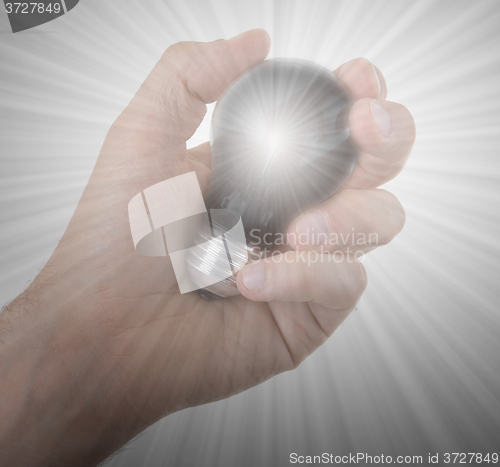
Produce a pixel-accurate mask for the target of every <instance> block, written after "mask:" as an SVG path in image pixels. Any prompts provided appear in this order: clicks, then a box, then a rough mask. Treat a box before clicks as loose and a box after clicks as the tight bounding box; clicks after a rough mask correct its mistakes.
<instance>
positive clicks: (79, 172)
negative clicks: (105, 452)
mask: <svg viewBox="0 0 500 467" xmlns="http://www.w3.org/2000/svg"><path fill="white" fill-rule="evenodd" d="M253 27H263V28H265V29H267V30H268V31H269V33H270V34H271V36H272V40H273V48H272V51H271V56H277V57H279V56H289V57H299V58H306V59H309V60H313V61H316V62H318V63H321V64H323V65H325V66H327V67H329V68H330V69H333V68H336V67H337V66H339V65H340V64H341V63H342V62H344V61H346V60H349V59H352V58H355V57H358V56H365V57H367V58H368V59H370V60H372V61H373V62H374V63H375V64H376V65H377V66H378V67H379V68H380V69H381V70H382V71H383V73H384V74H385V76H386V79H387V84H388V88H389V96H388V98H389V99H390V100H393V101H398V102H401V103H403V104H404V105H406V106H407V107H408V108H409V109H410V110H411V111H412V113H413V114H414V116H415V120H416V123H417V129H418V139H417V143H416V145H415V148H414V151H413V155H412V157H411V159H410V161H409V163H408V166H407V168H406V169H405V171H404V172H403V173H402V174H401V176H400V177H398V179H397V180H395V181H393V182H391V183H390V184H388V185H387V188H388V189H390V190H391V191H393V192H394V193H395V194H396V195H397V196H398V197H399V199H400V200H401V202H402V203H403V205H404V206H405V208H406V211H407V224H406V227H405V229H404V231H403V232H402V233H401V235H400V236H399V237H398V238H397V239H396V240H394V242H393V243H392V244H391V245H390V246H387V247H384V248H381V249H379V250H377V251H376V252H374V253H371V254H370V255H369V258H368V259H367V260H366V262H365V265H366V267H367V270H368V274H369V285H368V288H367V290H366V293H365V295H364V296H363V298H362V300H361V301H360V303H359V306H358V309H357V311H355V312H354V314H353V315H352V316H351V317H350V318H349V319H348V321H347V322H346V323H345V324H344V325H343V326H342V327H341V328H340V329H339V330H338V332H337V333H336V334H335V335H334V336H333V337H332V338H331V339H330V341H329V342H328V343H327V344H326V345H325V346H323V347H322V348H321V349H320V350H318V351H317V352H316V353H315V354H314V355H313V356H311V357H310V358H309V359H308V360H307V361H306V362H305V363H303V364H302V366H301V367H300V368H299V369H298V370H296V371H293V372H290V373H287V374H283V375H280V376H278V377H276V378H274V379H273V380H271V381H268V382H267V383H265V384H263V385H261V386H259V387H257V388H254V389H252V390H250V391H248V392H246V393H244V394H241V395H238V396H236V397H233V398H231V399H229V400H226V401H222V402H218V403H213V404H209V405H207V406H204V407H198V408H195V409H190V410H185V411H183V412H180V413H177V414H174V415H172V416H169V417H167V418H166V419H163V420H161V421H160V422H158V423H157V424H156V425H154V426H153V427H151V428H150V429H149V430H147V431H146V432H145V433H144V434H143V435H142V436H141V437H140V438H139V439H137V440H136V441H134V442H133V443H131V444H129V445H128V447H126V448H125V449H124V450H123V451H121V452H120V453H119V454H118V455H116V456H115V457H114V458H113V459H112V460H111V462H110V464H109V465H111V466H113V467H118V466H142V465H144V466H160V465H175V466H182V465H196V466H226V465H228V466H229V465H244V466H246V465H248V466H280V465H289V463H288V460H289V454H290V452H297V453H300V454H321V453H322V452H331V453H334V454H346V453H348V452H358V451H360V452H369V453H372V454H382V453H383V454H392V455H395V454H425V455H426V453H428V452H446V451H455V452H456V451H459V452H461V451H465V452H471V451H474V452H478V451H482V452H487V451H490V452H491V451H493V450H495V449H498V450H500V376H499V374H500V372H499V369H500V361H499V356H500V353H499V351H500V342H499V339H498V338H499V335H500V314H499V307H498V304H497V302H498V298H499V295H500V290H499V285H498V282H499V277H500V276H499V256H500V255H499V248H498V238H499V200H500V183H499V175H500V163H499V149H500V96H499V87H500V2H498V1H496V0H492V1H456V0H455V1H385V2H383V1H371V0H366V1H351V0H350V1H334V0H305V1H299V0H289V1H269V0H267V1H264V0H262V1H250V0H245V1H239V0H227V1H219V0H212V1H201V0H199V1H194V0H183V1H180V0H179V1H173V0H168V1H166V0H154V1H147V2H145V1H143V2H139V1H132V0H112V1H111V0H110V1H103V0H86V1H82V2H80V4H79V5H78V6H77V8H75V9H74V10H73V11H71V12H70V13H68V14H67V15H64V16H63V17H62V18H59V19H57V20H55V21H53V22H50V23H47V24H45V25H42V26H40V27H38V28H36V29H33V30H30V31H26V32H21V33H18V34H12V33H11V32H10V27H9V24H8V20H7V15H6V14H5V12H4V11H0V144H1V146H0V167H1V175H0V177H1V178H0V180H1V182H0V183H1V192H0V212H1V214H0V222H1V230H0V248H1V251H0V253H1V265H0V281H1V291H0V301H1V302H2V303H6V302H7V301H9V300H11V299H12V298H13V297H15V296H16V294H18V293H19V292H20V291H21V290H22V289H23V288H24V287H25V286H26V284H27V283H28V282H29V280H31V279H32V278H33V277H34V275H35V274H36V273H37V272H38V271H39V270H40V268H41V267H42V265H43V264H44V261H46V260H47V258H48V257H49V256H50V254H51V252H52V251H53V249H54V247H55V246H56V244H57V242H58V240H59V238H60V237H61V235H62V233H63V231H64V229H65V227H66V225H67V223H68V222H69V219H70V217H71V215H72V213H73V211H74V209H75V206H76V203H77V202H78V199H79V197H80V195H81V193H82V191H83V188H84V186H85V183H86V181H87V180H88V178H89V176H90V173H91V170H92V167H93V165H94V163H95V161H96V158H97V155H98V152H99V148H100V146H101V144H102V141H103V139H104V136H105V134H106V132H107V130H108V128H109V126H110V125H111V123H112V122H113V120H114V119H115V118H116V117H117V115H118V114H119V112H120V111H121V110H122V109H123V108H124V107H125V106H126V104H127V103H128V102H129V100H130V99H131V97H132V96H133V94H134V92H135V91H136V90H137V88H138V87H139V85H140V83H141V82H142V81H143V80H144V79H145V77H146V76H147V74H148V72H149V71H150V70H151V68H152V67H153V65H154V64H155V62H156V61H157V60H158V59H159V57H160V56H161V54H162V52H163V50H164V49H165V48H166V47H167V46H168V45H170V44H172V43H174V42H178V41H181V40H202V41H205V40H214V39H218V38H222V37H226V38H227V37H230V36H233V35H235V34H238V33H240V32H242V31H244V30H246V29H250V28H253ZM209 117H210V113H209V114H208V115H207V118H206V119H205V121H204V123H203V124H202V126H201V127H200V129H199V131H198V132H197V133H196V134H195V136H194V137H193V139H192V141H190V143H189V144H190V145H195V144H198V143H200V142H202V141H204V140H206V139H208V122H209Z"/></svg>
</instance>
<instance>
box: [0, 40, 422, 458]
mask: <svg viewBox="0 0 500 467" xmlns="http://www.w3.org/2000/svg"><path fill="white" fill-rule="evenodd" d="M269 46H270V43H269V37H268V35H267V34H266V33H265V32H264V31H262V30H253V31H249V32H247V33H245V34H243V35H241V36H238V37H237V38H234V39H231V40H227V41H222V40H221V41H215V42H212V43H191V42H185V43H179V44H176V45H174V46H172V47H170V48H169V49H168V50H167V51H166V52H165V54H164V56H163V57H162V59H161V60H160V62H159V63H158V64H157V66H156V67H155V68H154V70H153V71H152V73H151V74H150V76H149V77H148V78H147V80H146V81H145V82H144V84H143V85H142V86H141V88H140V90H139V91H138V93H137V95H136V96H135V97H134V98H133V100H132V101H131V103H130V104H129V106H128V107H127V108H126V109H125V110H124V112H123V113H122V114H121V115H120V116H119V118H118V119H117V120H116V122H115V123H114V124H113V126H112V127H111V129H110V131H109V133H108V135H107V137H106V140H105V143H104V145H103V148H102V152H101V154H100V156H99V159H98V161H97V164H96V167H95V169H94V171H93V173H92V176H91V178H90V180H89V183H88V185H87V187H86V189H85V192H84V194H83V196H82V199H81V201H80V203H79V205H78V207H77V209H76V212H75V214H74V216H73V218H72V220H71V222H70V224H69V226H68V228H67V230H66V232H65V234H64V236H63V238H62V240H61V242H60V244H59V245H58V247H57V249H56V250H55V252H54V254H53V255H52V257H51V258H50V260H49V261H48V263H47V265H46V266H45V268H44V269H43V270H42V272H41V273H40V274H39V275H38V276H37V278H36V279H35V281H34V282H33V283H32V284H31V285H30V287H29V288H28V289H27V290H26V291H25V292H24V293H23V294H22V295H21V296H20V297H18V298H17V299H16V300H15V301H14V302H13V303H11V305H10V306H9V307H8V308H7V309H6V310H5V311H4V312H3V313H2V315H1V317H0V318H1V319H2V323H0V324H2V329H3V330H4V331H3V333H2V334H1V340H2V342H3V343H4V345H2V346H0V381H2V383H0V384H1V386H2V387H1V388H0V394H1V395H2V398H3V400H2V414H3V415H2V417H3V425H2V428H1V429H0V451H1V452H3V453H7V459H10V460H9V462H10V465H13V463H16V465H22V464H23V463H26V464H30V465H34V464H36V463H37V462H40V463H42V461H43V462H46V463H49V464H50V465H73V466H74V465H88V464H92V463H97V462H98V461H100V460H102V459H104V458H105V457H107V456H108V455H109V454H111V453H112V452H113V451H114V450H116V449H117V448H119V447H120V446H121V445H123V444H124V443H126V442H127V441H128V440H129V439H131V438H132V437H133V436H135V435H136V434H137V433H139V432H140V431H142V430H143V429H145V428H146V427H147V426H149V425H151V424H152V423H154V422H155V421H156V420H158V419H159V418H161V417H163V416H165V415H167V414H169V413H172V412H174V411H177V410H180V409H182V408H185V407H189V406H193V405H197V404H202V403H206V402H209V401H214V400H217V399H221V398H224V397H228V396H230V395H232V394H235V393H237V392H240V391H243V390H245V389H247V388H249V387H251V386H254V385H256V384H258V383H261V382H263V381H265V380H266V379H268V378H270V377H272V376H273V375H276V374H277V373H280V372H283V371H286V370H290V369H292V368H295V367H296V366H297V365H298V364H299V363H300V362H301V361H302V360H304V358H306V357H307V356H308V355H310V354H311V353H312V352H313V351H314V350H315V349H317V348H318V347H319V346H320V345H321V344H322V343H323V342H324V341H325V340H326V339H327V338H328V336H329V335H330V334H332V332H333V331H334V330H335V329H336V328H337V327H338V326H339V325H340V323H341V322H342V321H343V320H344V319H345V318H346V317H347V315H348V314H349V312H350V311H351V310H352V309H353V307H354V306H355V304H356V302H357V301H358V299H359V297H360V295H361V294H362V292H363V290H364V288H365V286H366V275H365V271H364V269H363V266H362V265H361V264H360V263H359V262H357V261H353V260H352V258H351V260H350V261H349V260H348V258H347V257H346V258H345V259H344V260H343V261H332V262H315V263H313V264H310V265H307V264H306V261H304V259H303V258H302V257H301V256H300V255H301V252H300V251H297V250H301V249H306V250H317V249H318V248H323V251H329V252H330V253H323V254H333V253H334V252H335V251H346V248H347V247H348V246H349V245H347V244H340V245H331V244H330V243H328V244H327V245H323V246H314V245H300V244H296V245H292V247H293V248H295V250H293V251H288V252H286V253H283V254H284V255H286V257H284V259H286V261H280V262H278V261H271V260H269V259H268V260H261V261H259V262H257V263H255V264H252V265H247V266H246V267H245V268H244V269H242V270H241V271H240V273H239V274H238V288H239V290H240V291H241V295H240V296H237V297H234V298H231V299H226V300H215V301H211V302H207V301H205V300H203V299H201V298H200V296H199V295H198V294H197V293H196V292H193V293H189V294H184V295H181V294H179V291H178V287H177V284H176V280H175V277H174V274H173V270H172V267H171V264H170V262H169V259H168V257H158V258H155V257H144V256H140V255H138V254H137V253H136V252H135V251H134V248H133V244H132V239H131V234H130V228H129V224H128V214H127V205H128V202H129V201H130V199H131V198H132V197H133V196H134V195H135V194H137V193H139V192H140V191H142V190H144V189H145V188H147V187H149V186H151V185H153V184H155V183H157V182H160V181H162V180H165V179H168V178H171V177H174V176H177V175H181V174H183V173H186V172H190V171H193V170H194V171H196V174H197V177H198V180H199V181H200V184H201V186H202V189H206V187H207V185H208V182H209V178H210V148H209V145H208V143H206V144H203V145H201V146H199V147H197V148H194V149H190V150H186V141H187V140H188V139H189V138H190V137H191V136H192V134H193V133H194V132H195V130H196V128H197V127H198V125H199V124H200V123H201V121H202V119H203V116H204V115H205V112H206V104H207V103H210V102H214V101H215V100H217V98H218V97H219V95H220V94H221V93H222V91H223V90H224V89H225V88H226V87H227V86H228V85H229V84H230V83H231V82H232V81H233V80H234V79H236V78H237V77H238V76H239V75H240V74H242V73H243V72H244V71H245V70H247V69H248V68H250V67H251V66H252V65H254V64H256V63H258V62H260V61H262V60H263V59H264V58H265V57H266V55H267V53H268V50H269ZM334 73H335V74H336V75H337V76H339V77H340V78H341V79H342V81H343V82H344V83H345V84H346V86H347V87H348V88H349V89H350V90H351V92H352V93H353V95H354V96H355V98H356V99H357V102H356V103H355V105H354V106H353V108H352V110H351V114H350V119H349V122H350V130H351V134H352V138H353V140H354V142H355V144H356V145H357V146H358V147H359V148H360V150H361V151H362V154H361V157H360V159H359V163H358V165H357V166H356V168H355V170H354V172H353V174H352V175H351V177H350V178H349V180H348V181H347V182H346V184H345V186H344V188H343V190H342V191H341V192H339V193H338V194H336V195H335V196H333V197H331V198H330V199H329V200H327V201H325V202H324V203H322V204H321V205H320V206H317V207H316V208H314V209H312V210H311V213H306V214H305V215H304V216H302V217H300V218H299V219H297V220H295V221H294V222H292V223H291V225H290V231H291V232H293V231H295V229H297V228H303V224H302V223H303V222H306V223H307V225H308V227H309V228H310V230H312V231H315V232H316V231H317V232H320V231H321V230H322V229H323V230H324V229H327V230H325V232H327V233H328V235H329V238H331V237H332V236H333V235H334V234H335V233H342V232H352V231H353V230H352V229H353V228H354V232H368V233H374V234H376V235H377V236H378V242H377V243H376V244H371V243H366V244H364V245H355V248H356V249H357V250H358V251H362V252H367V251H369V250H370V249H373V248H375V247H376V246H377V245H380V244H385V243H387V242H389V241H390V240H391V239H392V238H393V237H394V236H395V235H396V234H397V233H398V232H399V231H400V229H401V228H402V226H403V223H404V212H403V210H402V208H401V206H400V204H399V202H398V201H397V200H396V199H395V198H394V196H392V195H391V194H389V193H388V192H386V191H383V190H377V189H374V188H375V187H377V186H379V185H381V184H382V183H384V182H386V181H388V180H389V179H391V178H392V177H394V176H395V175H396V174H397V173H398V172H399V171H400V170H401V168H402V167H403V165H404V162H405V160H406V158H407V157H408V155H409V152H410V150H411V146H412V144H413V140H414V138H415V129H414V124H413V120H412V117H411V115H410V114H409V112H408V111H407V110H406V109H405V108H404V107H402V106H401V105H398V104H395V103H391V102H387V101H385V100H384V98H385V95H386V86H385V81H384V78H383V77H382V75H381V74H380V72H379V71H378V70H376V69H375V68H373V67H372V65H371V64H370V63H369V62H368V61H366V60H364V59H357V60H354V61H351V62H348V63H347V64H345V65H344V66H342V67H341V68H339V69H338V70H336V71H335V72H334ZM374 117H375V118H377V119H378V120H375V119H374ZM376 121H378V122H379V126H377V123H376ZM7 374H8V375H9V377H10V379H9V383H5V381H6V375H7ZM7 408H8V409H7ZM9 440H15V443H9ZM14 461H15V462H14ZM6 462H7V461H6Z"/></svg>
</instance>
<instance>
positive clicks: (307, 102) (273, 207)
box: [190, 59, 357, 296]
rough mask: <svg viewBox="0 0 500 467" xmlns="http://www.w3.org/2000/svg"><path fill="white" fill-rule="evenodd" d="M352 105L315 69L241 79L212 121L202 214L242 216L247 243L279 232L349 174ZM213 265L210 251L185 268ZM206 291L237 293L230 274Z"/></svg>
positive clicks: (277, 67)
mask: <svg viewBox="0 0 500 467" xmlns="http://www.w3.org/2000/svg"><path fill="white" fill-rule="evenodd" d="M351 103H352V99H351V96H350V94H349V92H348V91H347V89H346V88H345V86H344V85H343V84H342V82H341V81H340V80H339V79H338V78H336V77H335V76H334V75H333V73H331V72H330V71H328V70H327V69H325V68H323V67H321V66H319V65H316V64H314V63H312V62H307V61H302V60H288V59H274V60H267V61H264V62H262V63H260V64H259V65H256V66H255V67H253V68H252V69H250V70H249V71H248V72H246V73H245V74H243V75H242V76H241V77H239V78H238V79H237V80H236V81H234V82H233V83H232V84H231V85H230V86H229V87H228V88H227V89H226V91H225V92H224V94H223V95H222V97H221V98H220V99H219V101H218V102H217V105H216V107H215V110H214V113H213V117H212V128H211V150H212V176H211V181H210V186H209V189H208V192H207V195H206V197H205V199H206V205H207V208H209V209H226V210H230V211H231V212H236V213H239V215H240V216H241V219H242V221H243V226H244V229H245V234H246V237H247V241H248V242H249V243H250V242H253V243H260V242H261V241H262V240H264V238H269V235H267V236H266V234H271V236H272V235H273V234H276V233H278V232H283V231H284V230H285V229H286V228H287V226H288V224H289V223H290V222H291V221H292V219H293V218H294V217H295V216H297V215H298V214H300V213H301V212H303V211H304V210H306V209H309V208H310V207H312V206H314V205H315V204H317V203H320V202H322V201H324V200H325V199H326V198H328V197H329V196H331V195H332V194H333V193H334V192H335V191H336V190H337V189H338V188H339V187H340V186H341V185H342V183H343V182H344V181H345V180H346V179H347V177H348V176H349V175H350V173H351V172H352V170H353V168H354V166H355V164H356V159H357V150H356V149H355V147H354V145H353V144H352V142H351V140H350V137H349V128H348V123H347V115H348V112H349V108H350V105H351ZM271 238H272V237H271ZM261 246H262V245H261ZM265 246H267V245H265ZM226 247H227V245H226ZM226 249H227V248H226ZM220 254H223V255H225V254H226V251H222V250H221V251H220ZM214 258H217V254H215V253H214V252H213V251H210V255H209V254H208V253H206V254H205V253H199V254H198V256H197V257H193V258H191V261H190V266H191V267H192V268H194V269H196V270H201V269H203V270H204V271H207V270H208V271H209V270H210V265H211V264H212V263H213V264H215V263H216V261H215V259H214ZM214 267H215V266H214ZM233 272H234V271H233ZM208 274H209V273H208ZM218 277H220V276H218ZM206 289H207V290H208V291H210V292H212V293H215V294H216V295H218V296H229V295H234V294H236V293H238V292H237V289H236V286H235V280H234V274H231V271H228V279H227V280H225V281H223V283H219V284H217V286H215V287H213V286H211V287H207V288H206ZM206 292H207V291H206V290H205V293H206Z"/></svg>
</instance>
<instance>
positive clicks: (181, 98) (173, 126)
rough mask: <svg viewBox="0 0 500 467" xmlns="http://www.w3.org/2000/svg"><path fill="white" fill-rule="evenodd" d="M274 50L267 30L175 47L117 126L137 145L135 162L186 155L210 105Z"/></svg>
mask: <svg viewBox="0 0 500 467" xmlns="http://www.w3.org/2000/svg"><path fill="white" fill-rule="evenodd" d="M269 48H270V38H269V35H268V34H267V32H266V31H264V30H262V29H253V30H250V31H247V32H245V33H243V34H241V35H239V36H236V37H235V38H233V39H229V40H217V41H214V42H207V43H204V42H179V43H177V44H174V45H172V46H170V47H169V48H168V49H167V50H166V52H165V53H164V54H163V56H162V58H161V59H160V61H159V62H158V64H157V65H156V66H155V68H154V69H153V71H152V72H151V74H150V75H149V76H148V78H147V79H146V81H145V82H144V83H143V85H142V86H141V88H140V89H139V91H138V92H137V94H136V95H135V97H134V98H133V99H132V101H131V102H130V104H129V105H128V107H127V108H126V109H125V111H124V112H123V113H122V115H120V117H119V119H118V120H117V122H116V124H115V126H117V127H118V132H119V134H120V136H121V137H122V138H123V136H126V140H127V141H133V144H132V146H133V147H132V148H130V149H131V150H132V151H133V155H134V157H137V156H141V155H145V156H147V157H154V156H155V154H156V155H157V154H158V152H161V153H162V154H165V151H166V150H170V153H171V155H172V156H173V153H174V152H175V149H178V150H181V152H184V150H185V142H186V141H187V140H188V139H189V138H190V137H191V136H192V135H193V133H194V132H195V131H196V128H197V127H198V126H199V125H200V123H201V121H202V120H203V117H204V116H205V113H206V104H208V103H211V102H214V101H216V100H217V99H218V98H219V96H220V95H221V93H222V92H223V91H224V89H225V88H226V87H227V86H228V85H229V84H230V83H231V82H232V81H234V80H235V79H236V78H237V77H238V76H239V75H241V74H242V73H243V72H245V71H246V70H247V69H249V68H250V67H252V66H253V65H255V64H257V63H259V62H260V61H262V60H264V59H265V58H266V56H267V54H268V52H269ZM123 149H124V148H123V146H121V150H122V151H123ZM121 156H122V157H123V152H122V154H121Z"/></svg>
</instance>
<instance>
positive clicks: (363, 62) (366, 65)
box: [355, 57, 372, 72]
mask: <svg viewBox="0 0 500 467" xmlns="http://www.w3.org/2000/svg"><path fill="white" fill-rule="evenodd" d="M355 63H356V66H357V67H359V68H362V69H363V70H364V69H367V70H368V71H370V72H371V71H372V63H371V62H370V60H368V59H367V58H365V57H359V58H357V59H356V62H355Z"/></svg>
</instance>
